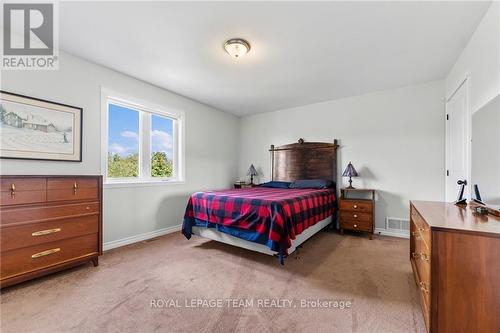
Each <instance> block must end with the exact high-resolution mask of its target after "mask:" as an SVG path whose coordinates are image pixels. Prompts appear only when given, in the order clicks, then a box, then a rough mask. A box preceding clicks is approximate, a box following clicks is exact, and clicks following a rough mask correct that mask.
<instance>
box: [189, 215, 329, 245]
mask: <svg viewBox="0 0 500 333" xmlns="http://www.w3.org/2000/svg"><path fill="white" fill-rule="evenodd" d="M330 222H332V217H331V216H330V217H327V218H326V219H324V220H321V221H319V222H318V223H316V224H315V225H313V226H312V227H309V228H307V229H306V230H304V231H303V232H302V233H301V234H300V235H298V236H297V237H295V239H294V240H292V246H291V247H290V248H289V249H288V254H289V255H290V254H292V253H293V252H294V251H295V249H296V248H297V247H298V246H299V245H300V244H302V243H304V242H305V241H306V240H308V239H309V238H310V237H312V236H313V235H314V234H316V233H317V232H318V231H320V230H321V229H323V228H324V227H326V226H327V225H328V224H330ZM192 233H193V234H194V235H197V236H200V237H204V238H208V239H212V240H215V241H218V242H221V243H226V244H229V245H234V246H238V247H242V248H244V249H247V250H251V251H256V252H260V253H264V254H269V255H275V254H276V252H274V251H271V250H270V249H269V248H268V247H267V246H266V245H262V244H258V243H252V242H249V241H247V240H244V239H241V238H238V237H234V236H231V235H228V234H225V233H222V232H220V231H217V230H216V229H214V228H201V227H193V229H192Z"/></svg>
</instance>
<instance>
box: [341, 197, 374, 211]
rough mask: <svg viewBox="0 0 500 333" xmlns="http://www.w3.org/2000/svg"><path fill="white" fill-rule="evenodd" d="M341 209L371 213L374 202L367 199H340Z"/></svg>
mask: <svg viewBox="0 0 500 333" xmlns="http://www.w3.org/2000/svg"><path fill="white" fill-rule="evenodd" d="M340 209H341V210H342V211H352V212H366V213H370V214H371V212H372V211H373V204H372V203H371V201H365V200H348V199H342V200H340Z"/></svg>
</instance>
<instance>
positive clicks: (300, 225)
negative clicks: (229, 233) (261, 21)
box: [182, 187, 336, 258]
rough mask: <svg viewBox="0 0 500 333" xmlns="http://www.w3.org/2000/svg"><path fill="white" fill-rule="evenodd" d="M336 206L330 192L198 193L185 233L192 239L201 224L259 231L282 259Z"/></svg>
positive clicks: (190, 207) (256, 190)
mask: <svg viewBox="0 0 500 333" xmlns="http://www.w3.org/2000/svg"><path fill="white" fill-rule="evenodd" d="M335 207H336V198H335V192H334V191H333V190H331V189H324V190H314V189H278V188H263V187H254V188H249V189H234V190H225V191H209V192H197V193H194V194H193V195H191V197H190V198H189V202H188V204H187V207H186V213H185V215H184V223H183V226H182V233H183V234H184V236H186V238H188V239H189V238H190V237H191V229H192V227H193V226H195V225H199V223H197V222H199V221H204V222H206V223H205V224H206V225H207V226H208V225H212V226H213V225H215V227H217V226H223V227H229V228H230V229H232V228H235V229H238V230H245V231H251V232H256V233H258V234H259V235H262V236H264V237H263V238H264V239H266V244H267V245H268V246H269V248H270V249H271V250H272V251H276V252H278V253H279V254H280V257H281V258H282V257H283V256H286V255H287V254H288V252H287V250H288V248H289V247H290V246H291V241H292V240H293V239H295V236H296V235H298V234H300V233H302V231H304V230H305V229H307V228H308V227H310V226H312V225H314V224H316V223H317V222H319V221H321V220H324V219H325V218H327V217H329V216H331V215H332V214H333V212H334V209H335ZM229 228H224V229H225V230H227V229H229Z"/></svg>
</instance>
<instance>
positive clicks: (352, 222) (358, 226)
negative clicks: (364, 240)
mask: <svg viewBox="0 0 500 333" xmlns="http://www.w3.org/2000/svg"><path fill="white" fill-rule="evenodd" d="M340 227H341V228H342V229H349V230H360V231H370V232H371V231H372V229H373V224H372V222H371V221H362V220H356V219H351V218H347V219H341V220H340Z"/></svg>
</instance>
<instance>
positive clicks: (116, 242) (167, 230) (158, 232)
mask: <svg viewBox="0 0 500 333" xmlns="http://www.w3.org/2000/svg"><path fill="white" fill-rule="evenodd" d="M181 228H182V224H179V225H175V226H173V227H167V228H162V229H158V230H155V231H150V232H146V233H143V234H139V235H134V236H130V237H126V238H122V239H117V240H114V241H110V242H106V243H104V244H103V245H102V249H103V251H107V250H111V249H115V248H117V247H121V246H125V245H129V244H133V243H137V242H142V241H145V240H148V239H151V238H155V237H159V236H163V235H167V234H171V233H173V232H176V231H179V230H181Z"/></svg>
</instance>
